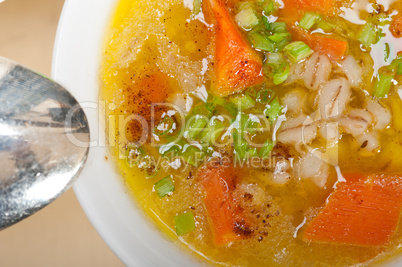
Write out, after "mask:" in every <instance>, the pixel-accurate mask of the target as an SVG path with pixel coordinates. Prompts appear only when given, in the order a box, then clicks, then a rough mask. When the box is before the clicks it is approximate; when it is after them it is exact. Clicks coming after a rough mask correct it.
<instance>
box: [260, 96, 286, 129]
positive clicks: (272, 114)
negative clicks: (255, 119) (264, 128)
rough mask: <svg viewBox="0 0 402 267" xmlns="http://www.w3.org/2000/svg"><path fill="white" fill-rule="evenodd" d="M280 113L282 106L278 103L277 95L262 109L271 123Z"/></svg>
mask: <svg viewBox="0 0 402 267" xmlns="http://www.w3.org/2000/svg"><path fill="white" fill-rule="evenodd" d="M281 113H282V106H281V104H279V100H278V98H277V97H275V98H274V100H272V102H271V103H270V104H269V105H268V106H267V108H266V109H265V110H264V115H265V116H267V117H268V119H269V120H270V121H271V123H274V122H275V121H276V119H277V118H278V117H279V115H281Z"/></svg>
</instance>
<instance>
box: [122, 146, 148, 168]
mask: <svg viewBox="0 0 402 267" xmlns="http://www.w3.org/2000/svg"><path fill="white" fill-rule="evenodd" d="M144 155H145V151H144V150H143V149H142V148H141V147H138V146H127V148H126V160H127V163H128V165H129V166H130V167H133V166H135V165H137V164H138V162H139V161H140V160H141V158H142V157H143V156H144Z"/></svg>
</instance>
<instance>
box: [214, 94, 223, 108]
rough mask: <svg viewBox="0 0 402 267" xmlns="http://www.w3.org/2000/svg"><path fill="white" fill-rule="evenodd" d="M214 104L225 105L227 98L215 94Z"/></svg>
mask: <svg viewBox="0 0 402 267" xmlns="http://www.w3.org/2000/svg"><path fill="white" fill-rule="evenodd" d="M212 104H215V105H220V106H224V105H225V104H226V100H225V99H223V98H221V97H218V96H214V98H213V99H212Z"/></svg>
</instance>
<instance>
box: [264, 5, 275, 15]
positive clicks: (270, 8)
mask: <svg viewBox="0 0 402 267" xmlns="http://www.w3.org/2000/svg"><path fill="white" fill-rule="evenodd" d="M263 10H264V14H265V15H266V16H268V15H270V14H271V13H272V12H274V11H275V4H274V2H273V1H266V2H265V3H264V4H263Z"/></svg>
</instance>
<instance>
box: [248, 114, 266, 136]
mask: <svg viewBox="0 0 402 267" xmlns="http://www.w3.org/2000/svg"><path fill="white" fill-rule="evenodd" d="M261 129H262V125H261V123H260V120H259V118H258V117H257V116H255V115H251V114H250V115H249V118H248V120H247V122H246V124H245V126H244V131H245V132H248V133H255V132H257V131H260V130H261Z"/></svg>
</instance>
